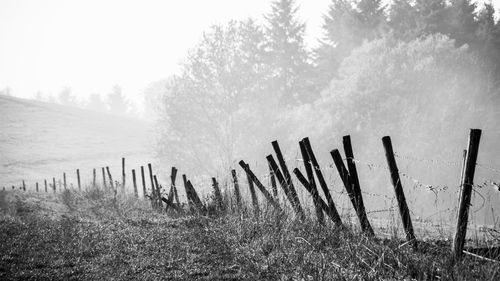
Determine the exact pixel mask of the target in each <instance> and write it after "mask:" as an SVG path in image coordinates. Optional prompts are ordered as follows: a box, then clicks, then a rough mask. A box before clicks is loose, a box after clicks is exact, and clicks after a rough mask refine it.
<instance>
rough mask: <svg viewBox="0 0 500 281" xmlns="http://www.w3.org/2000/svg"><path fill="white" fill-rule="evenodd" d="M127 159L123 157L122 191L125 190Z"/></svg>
mask: <svg viewBox="0 0 500 281" xmlns="http://www.w3.org/2000/svg"><path fill="white" fill-rule="evenodd" d="M125 179H126V176H125V157H122V191H123V190H125Z"/></svg>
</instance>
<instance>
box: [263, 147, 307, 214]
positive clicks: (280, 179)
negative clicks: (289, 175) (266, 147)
mask: <svg viewBox="0 0 500 281" xmlns="http://www.w3.org/2000/svg"><path fill="white" fill-rule="evenodd" d="M266 159H267V162H268V163H269V165H270V166H271V169H272V170H273V173H274V175H275V176H276V179H278V182H279V183H280V185H281V188H282V189H283V191H284V192H285V195H286V197H287V199H288V201H290V204H291V205H292V208H293V210H294V211H295V214H296V216H297V218H299V219H300V220H302V221H303V220H305V214H304V212H303V210H302V208H299V207H298V205H297V203H296V201H295V199H294V196H293V194H292V192H291V191H290V189H289V188H288V187H289V186H288V185H287V183H286V181H285V178H284V176H283V174H281V171H280V170H279V168H278V165H277V164H276V161H274V158H273V156H272V155H268V156H267V157H266Z"/></svg>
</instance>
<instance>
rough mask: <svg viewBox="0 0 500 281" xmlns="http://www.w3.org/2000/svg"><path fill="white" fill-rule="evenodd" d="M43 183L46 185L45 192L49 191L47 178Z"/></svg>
mask: <svg viewBox="0 0 500 281" xmlns="http://www.w3.org/2000/svg"><path fill="white" fill-rule="evenodd" d="M43 183H44V185H45V193H47V180H46V179H44V180H43Z"/></svg>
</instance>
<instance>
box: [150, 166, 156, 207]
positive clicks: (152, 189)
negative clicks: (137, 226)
mask: <svg viewBox="0 0 500 281" xmlns="http://www.w3.org/2000/svg"><path fill="white" fill-rule="evenodd" d="M148 170H149V179H150V180H151V204H152V205H153V208H156V205H157V204H156V200H157V199H156V188H155V183H154V180H153V168H152V167H151V163H148Z"/></svg>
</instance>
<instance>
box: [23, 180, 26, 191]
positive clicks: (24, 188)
mask: <svg viewBox="0 0 500 281" xmlns="http://www.w3.org/2000/svg"><path fill="white" fill-rule="evenodd" d="M23 191H26V184H25V183H24V180H23Z"/></svg>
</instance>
